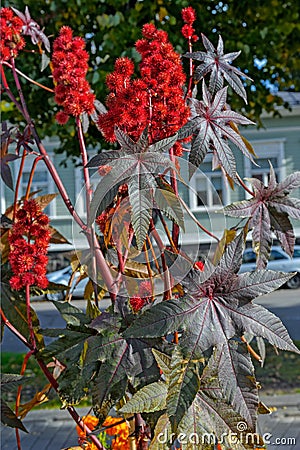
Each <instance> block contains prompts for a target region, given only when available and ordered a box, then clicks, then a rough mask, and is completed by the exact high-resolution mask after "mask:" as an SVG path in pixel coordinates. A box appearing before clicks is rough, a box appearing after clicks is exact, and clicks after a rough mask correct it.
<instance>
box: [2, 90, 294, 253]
mask: <svg viewBox="0 0 300 450" xmlns="http://www.w3.org/2000/svg"><path fill="white" fill-rule="evenodd" d="M299 100H300V93H297V94H296V95H294V97H293V101H294V107H293V110H292V111H291V112H289V111H286V110H280V113H281V114H282V117H276V118H273V117H269V116H267V115H265V116H263V117H262V121H263V125H264V128H260V129H257V128H256V127H245V128H241V133H242V134H243V135H244V136H245V137H246V138H247V139H248V140H249V141H250V142H251V143H252V144H253V146H254V147H255V148H258V149H264V148H265V149H267V150H266V151H265V152H266V154H267V157H268V158H269V157H270V158H272V152H275V153H276V152H277V150H278V148H279V147H280V149H281V150H280V151H281V155H282V160H281V166H280V168H279V169H280V174H281V176H287V175H289V174H290V173H292V172H294V171H296V170H300V102H299ZM297 102H299V103H297ZM56 145H57V142H54V141H50V140H46V141H45V146H46V148H47V150H48V151H49V152H50V153H51V157H52V158H53V162H54V163H55V166H56V167H57V170H58V173H59V174H60V176H61V178H62V180H63V182H64V184H65V187H66V189H67V192H68V193H69V196H70V199H71V201H72V202H73V203H74V204H75V203H76V200H77V198H78V194H79V192H80V190H81V187H82V176H81V171H80V168H75V166H74V165H72V163H71V162H67V167H63V166H61V165H60V162H61V161H62V160H64V159H65V156H64V155H59V154H55V153H53V148H54V147H55V146H56ZM276 149H277V150H276ZM233 151H234V153H235V156H236V162H237V169H238V172H239V173H240V175H241V177H242V178H243V177H245V176H246V175H247V161H246V159H245V157H244V156H243V154H242V153H241V151H240V150H238V149H233ZM262 151H263V150H262ZM265 156H266V155H265ZM17 164H18V162H16V163H15V166H14V164H11V167H12V169H13V172H14V178H15V177H16V173H17ZM38 164H39V166H38V167H39V168H40V167H42V165H43V162H42V161H41V162H39V163H38ZM248 166H249V164H248ZM248 168H249V167H248ZM184 172H186V168H184V169H183V175H184ZM184 177H185V178H186V179H187V177H186V176H185V175H184ZM1 183H2V181H1ZM179 191H180V195H181V197H182V198H183V199H184V201H185V202H186V203H187V204H189V205H190V206H191V207H193V205H192V204H191V196H190V193H189V190H188V189H187V188H185V187H184V186H180V188H179ZM48 192H49V193H53V192H57V188H56V187H55V186H54V185H53V183H52V182H50V183H49V191H48ZM299 195H300V192H299V190H298V191H294V192H293V196H295V197H298V198H299ZM244 198H245V192H244V190H243V189H242V188H240V187H238V186H236V187H235V189H234V191H231V190H230V193H229V195H228V199H229V201H230V202H234V201H238V200H241V199H244ZM12 202H13V193H12V192H11V191H10V190H9V189H7V188H6V187H5V186H3V183H2V184H1V212H2V213H3V212H4V211H5V207H7V206H8V205H10V204H11V203H12ZM77 207H78V212H79V214H80V215H82V217H83V219H84V218H85V217H84V204H83V202H82V201H80V202H78V203H77ZM200 209H201V208H200ZM215 210H216V208H215V207H212V208H209V209H208V211H201V210H199V208H198V209H197V208H196V210H194V211H193V213H194V215H195V217H196V218H197V219H198V220H199V221H200V222H201V223H202V224H203V225H204V226H205V227H206V228H208V229H209V230H211V231H213V232H214V233H215V234H216V235H217V236H218V237H220V236H221V235H222V232H223V229H224V227H226V228H230V227H231V226H233V225H234V224H235V223H236V220H235V219H232V218H229V217H224V216H223V215H222V214H216V213H215ZM52 212H53V215H51V221H52V225H53V226H54V227H55V228H57V229H58V230H59V231H60V232H61V233H62V234H63V235H65V237H66V238H67V239H68V240H70V241H71V242H72V240H73V236H72V232H73V230H72V220H71V218H70V216H69V214H68V211H67V209H66V207H65V205H64V204H63V202H62V200H61V198H60V197H59V196H58V197H57V198H56V200H55V201H54V206H53V207H52ZM294 224H295V227H296V236H297V239H298V240H299V241H300V223H299V221H298V223H297V221H295V222H294ZM185 228H186V232H185V234H184V236H182V240H183V244H184V245H185V247H186V248H187V249H188V250H191V251H193V253H194V252H197V251H198V248H200V250H199V251H200V252H202V251H204V252H206V251H207V250H208V249H209V247H210V245H211V243H212V242H213V241H212V239H211V238H210V237H209V236H207V235H206V234H205V233H204V232H202V231H199V229H198V227H197V226H195V224H194V222H193V221H192V220H191V219H190V218H189V216H187V215H186V216H185ZM75 233H76V241H77V245H78V246H80V245H81V244H82V246H84V247H85V245H86V241H85V238H84V236H83V234H82V233H79V230H77V229H76V230H75ZM51 249H52V250H53V249H56V251H62V250H64V251H66V250H69V249H70V246H68V245H59V246H51Z"/></svg>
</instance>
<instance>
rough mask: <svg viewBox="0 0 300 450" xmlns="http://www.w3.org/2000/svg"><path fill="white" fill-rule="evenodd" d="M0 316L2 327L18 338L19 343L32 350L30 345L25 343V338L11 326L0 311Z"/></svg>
mask: <svg viewBox="0 0 300 450" xmlns="http://www.w3.org/2000/svg"><path fill="white" fill-rule="evenodd" d="M0 314H1V318H2V321H3V323H4V325H6V326H7V328H8V329H9V330H10V331H11V332H12V333H13V334H14V335H15V336H16V337H17V338H18V339H20V341H21V342H22V343H23V344H24V345H26V347H28V348H29V350H33V347H32V345H31V344H30V343H29V342H28V341H27V339H26V338H24V336H23V335H22V334H21V333H20V332H19V331H18V330H17V329H16V328H15V327H14V326H13V324H12V323H11V322H10V321H9V320H8V319H7V317H6V316H5V314H4V312H3V310H2V309H0Z"/></svg>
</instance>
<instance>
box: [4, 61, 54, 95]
mask: <svg viewBox="0 0 300 450" xmlns="http://www.w3.org/2000/svg"><path fill="white" fill-rule="evenodd" d="M3 64H5V65H6V66H7V67H9V68H10V69H11V68H12V65H11V64H9V62H7V61H4V62H3ZM15 71H16V72H17V73H18V74H19V75H21V77H23V78H25V80H27V81H30V83H32V84H35V85H36V86H38V87H40V88H42V89H45V90H46V91H48V92H51V93H54V89H51V88H48V87H47V86H44V85H43V84H40V83H38V82H37V81H35V80H33V79H32V78H29V77H28V76H27V75H25V73H23V72H21V70H18V69H17V68H16V67H15Z"/></svg>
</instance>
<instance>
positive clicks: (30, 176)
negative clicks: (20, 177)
mask: <svg viewBox="0 0 300 450" xmlns="http://www.w3.org/2000/svg"><path fill="white" fill-rule="evenodd" d="M42 158H43V157H42V156H37V157H36V158H35V160H34V161H33V164H32V167H31V171H30V175H29V180H28V184H27V189H26V194H25V200H28V198H29V193H30V188H31V184H32V179H33V176H34V172H35V169H36V166H37V163H38V162H39V161H40V160H41V159H42Z"/></svg>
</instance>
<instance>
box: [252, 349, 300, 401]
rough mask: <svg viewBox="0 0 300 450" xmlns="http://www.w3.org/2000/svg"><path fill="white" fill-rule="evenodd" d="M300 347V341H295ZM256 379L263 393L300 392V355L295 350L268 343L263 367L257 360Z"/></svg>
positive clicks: (255, 364)
mask: <svg viewBox="0 0 300 450" xmlns="http://www.w3.org/2000/svg"><path fill="white" fill-rule="evenodd" d="M294 343H295V345H296V346H297V347H298V348H299V349H300V341H294ZM254 366H255V372H256V379H257V381H258V382H259V383H260V385H261V387H262V390H261V392H262V393H271V392H272V393H293V392H300V356H299V355H297V354H296V353H293V352H288V351H283V350H277V351H275V349H274V347H273V346H271V345H269V344H266V359H265V363H264V366H263V367H260V365H259V363H258V362H257V361H255V363H254Z"/></svg>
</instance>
